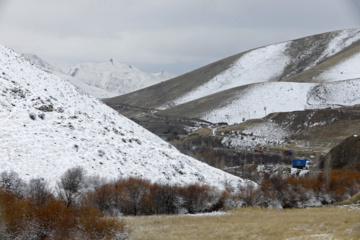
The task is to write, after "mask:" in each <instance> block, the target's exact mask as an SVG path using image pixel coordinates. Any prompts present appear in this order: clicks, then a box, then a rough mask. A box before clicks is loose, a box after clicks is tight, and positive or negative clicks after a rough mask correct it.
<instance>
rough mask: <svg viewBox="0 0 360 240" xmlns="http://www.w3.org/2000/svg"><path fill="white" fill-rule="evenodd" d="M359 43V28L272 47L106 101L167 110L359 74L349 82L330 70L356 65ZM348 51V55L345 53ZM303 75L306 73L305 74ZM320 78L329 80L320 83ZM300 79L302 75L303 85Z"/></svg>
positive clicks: (242, 54) (230, 58) (237, 56)
mask: <svg viewBox="0 0 360 240" xmlns="http://www.w3.org/2000/svg"><path fill="white" fill-rule="evenodd" d="M359 44H360V29H348V30H341V31H335V32H329V33H323V34H318V35H314V36H309V37H305V38H301V39H297V40H292V41H288V42H283V43H278V44H274V45H269V46H265V47H261V48H257V49H253V50H250V51H247V52H244V53H241V54H238V55H234V56H232V57H229V58H226V59H223V60H220V61H218V62H215V63H213V64H210V65H208V66H205V67H203V68H201V69H198V70H195V71H193V72H190V73H188V74H185V75H183V76H179V77H177V78H174V79H172V80H171V81H166V82H163V83H160V84H157V85H155V86H153V87H149V88H145V89H142V90H139V91H136V92H133V93H130V94H126V95H123V96H119V97H116V98H112V99H107V100H105V102H106V103H107V104H109V105H110V106H111V105H112V104H114V105H115V104H125V105H130V106H134V107H142V108H157V109H167V108H171V107H174V106H177V105H180V104H182V103H186V102H189V101H192V100H195V99H200V98H203V97H205V96H209V95H211V94H215V93H218V92H221V91H225V90H228V89H232V88H235V87H240V86H244V85H248V84H254V83H261V82H276V81H284V82H289V81H291V82H299V81H300V82H327V81H335V80H345V79H350V78H360V72H359V73H357V72H356V71H353V74H352V75H351V76H350V75H347V76H348V78H341V79H337V76H335V75H334V74H331V71H336V70H335V69H337V67H336V66H337V64H339V63H340V62H343V61H351V62H352V63H353V62H354V61H356V59H355V60H351V59H352V57H353V55H354V54H357V53H360V48H359V47H358V45H359ZM345 52H346V54H343V53H345ZM320 65H321V67H319V66H320ZM335 67H336V68H335ZM313 69H314V71H313ZM332 69H334V70H332ZM304 72H306V74H302V73H304ZM322 73H328V74H330V76H329V75H327V76H322V77H320V78H318V76H319V75H321V74H322ZM298 76H302V78H301V80H300V78H298ZM344 76H345V75H344ZM159 93H161V94H159ZM139 95H141V96H142V97H141V99H139V98H138V96H139ZM159 95H160V96H159Z"/></svg>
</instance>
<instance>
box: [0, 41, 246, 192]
mask: <svg viewBox="0 0 360 240" xmlns="http://www.w3.org/2000/svg"><path fill="white" fill-rule="evenodd" d="M0 139H1V141H0V156H1V158H0V161H1V166H2V167H1V170H2V171H10V170H13V171H15V172H17V173H18V174H19V175H20V177H21V178H23V179H24V180H29V179H31V178H36V177H43V178H45V179H46V180H47V181H49V183H50V185H51V186H52V187H54V186H55V183H56V181H58V180H59V177H60V176H61V175H62V174H63V173H64V172H65V171H66V170H67V169H69V168H71V167H75V166H82V167H84V169H85V170H86V172H87V173H88V174H90V175H99V176H100V177H106V178H108V179H112V178H117V177H129V176H134V177H141V178H146V179H150V180H151V181H153V182H163V183H170V184H180V185H184V184H188V183H194V182H197V183H202V184H209V185H213V186H217V187H219V188H222V189H223V188H224V184H225V183H230V184H232V185H233V186H234V187H235V186H238V185H244V184H246V183H248V181H245V180H243V179H240V178H237V177H235V176H233V175H230V174H227V173H225V172H223V171H221V170H219V169H215V168H212V167H210V166H208V165H207V164H204V163H201V162H199V161H196V160H194V159H192V158H190V157H188V156H185V155H183V154H181V153H180V152H178V151H177V150H176V149H175V148H174V147H172V146H170V145H169V144H167V143H166V142H164V141H162V140H161V139H160V138H158V137H157V136H155V135H153V134H151V133H150V132H148V131H147V130H145V129H143V128H142V127H140V126H138V125H137V124H135V123H134V122H131V121H130V120H128V119H127V118H125V117H123V116H121V115H119V114H118V113H117V112H115V111H114V110H112V109H110V108H109V107H107V106H105V105H104V104H102V103H101V102H99V101H98V100H97V99H95V98H93V97H90V96H89V95H87V94H85V93H82V92H79V91H78V90H77V89H76V88H75V87H74V86H73V85H71V84H69V83H68V82H66V81H64V80H62V79H60V78H58V77H57V76H55V75H52V74H49V73H47V72H45V71H43V70H40V69H39V68H37V67H35V66H33V65H31V64H30V63H29V62H28V61H27V60H25V59H24V58H23V57H21V56H20V55H19V54H17V53H15V52H13V51H12V50H10V49H8V48H6V47H3V46H0Z"/></svg>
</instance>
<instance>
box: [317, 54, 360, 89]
mask: <svg viewBox="0 0 360 240" xmlns="http://www.w3.org/2000/svg"><path fill="white" fill-rule="evenodd" d="M359 69H360V53H356V54H354V55H353V56H351V57H349V58H348V59H345V60H343V61H341V62H339V63H338V64H336V65H335V66H333V67H332V68H331V69H328V70H326V71H324V72H323V73H321V74H320V75H319V76H317V77H316V81H324V82H334V81H340V80H347V79H354V78H359V77H360V70H359Z"/></svg>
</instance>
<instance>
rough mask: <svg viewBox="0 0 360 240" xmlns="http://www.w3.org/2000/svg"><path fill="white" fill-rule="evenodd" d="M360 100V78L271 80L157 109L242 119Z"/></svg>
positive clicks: (233, 120) (209, 118) (166, 113)
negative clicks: (296, 80) (329, 80)
mask: <svg viewBox="0 0 360 240" xmlns="http://www.w3.org/2000/svg"><path fill="white" fill-rule="evenodd" d="M355 104H360V79H354V80H347V81H338V82H330V83H293V82H269V83H257V84H251V85H247V86H243V87H239V88H233V89H231V90H227V91H225V92H220V93H217V94H213V95H210V96H208V97H205V98H200V99H197V100H194V101H191V102H188V103H185V104H182V105H179V106H175V107H173V108H169V109H167V110H164V111H161V112H159V113H158V115H160V116H178V117H180V116H182V117H187V118H199V119H203V120H206V121H209V122H213V123H217V122H226V123H228V124H234V123H240V122H242V121H244V120H248V119H255V118H262V117H264V116H266V115H267V114H269V113H273V112H291V111H301V110H305V109H323V108H328V107H336V106H352V105H355Z"/></svg>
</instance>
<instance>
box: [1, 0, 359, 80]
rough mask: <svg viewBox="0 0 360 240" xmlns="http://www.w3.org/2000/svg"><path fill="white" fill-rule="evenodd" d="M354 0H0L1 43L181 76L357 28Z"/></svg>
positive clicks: (53, 56)
mask: <svg viewBox="0 0 360 240" xmlns="http://www.w3.org/2000/svg"><path fill="white" fill-rule="evenodd" d="M359 2H360V1H358V0H301V1H300V0H291V1H290V0H221V1H220V0H31V1H30V0H0V44H3V45H5V46H8V47H10V48H13V49H14V50H16V51H18V52H24V53H33V54H37V55H38V56H39V57H41V58H43V59H44V60H53V61H60V62H67V63H79V62H104V61H108V60H109V59H110V58H114V59H117V60H118V61H121V62H128V63H130V64H133V65H134V66H136V67H139V68H141V69H143V70H145V71H148V72H158V71H161V70H168V71H170V72H173V73H176V74H181V73H186V72H188V71H191V70H194V69H196V68H199V67H202V66H204V65H206V64H209V63H211V62H214V61H216V60H220V59H222V58H224V57H227V56H230V55H233V54H236V53H239V52H242V51H245V50H249V49H252V48H256V47H260V46H263V45H268V44H272V43H277V42H281V41H287V40H292V39H296V38H300V37H304V36H308V35H312V34H317V33H322V32H327V31H333V30H339V29H345V28H355V27H360V26H359V25H360V15H359V10H360V7H359V6H360V5H359Z"/></svg>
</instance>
